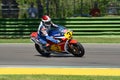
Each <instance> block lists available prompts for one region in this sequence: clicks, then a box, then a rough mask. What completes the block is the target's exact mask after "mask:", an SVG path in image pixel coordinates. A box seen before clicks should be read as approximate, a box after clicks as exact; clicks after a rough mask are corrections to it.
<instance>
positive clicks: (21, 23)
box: [0, 0, 120, 39]
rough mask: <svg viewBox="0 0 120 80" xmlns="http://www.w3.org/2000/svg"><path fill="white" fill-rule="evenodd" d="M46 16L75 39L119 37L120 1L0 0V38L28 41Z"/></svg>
mask: <svg viewBox="0 0 120 80" xmlns="http://www.w3.org/2000/svg"><path fill="white" fill-rule="evenodd" d="M45 14H47V15H49V16H50V17H51V18H52V21H53V22H54V23H55V24H60V25H63V26H65V27H66V28H68V29H70V30H73V31H74V34H73V35H74V36H76V37H80V36H84V37H86V36H88V37H90V36H92V37H99V36H102V37H106V36H107V37H111V36H114V37H120V0H0V38H1V39H2V38H29V37H30V33H31V32H33V31H37V28H38V26H39V23H40V21H41V16H42V15H45Z"/></svg>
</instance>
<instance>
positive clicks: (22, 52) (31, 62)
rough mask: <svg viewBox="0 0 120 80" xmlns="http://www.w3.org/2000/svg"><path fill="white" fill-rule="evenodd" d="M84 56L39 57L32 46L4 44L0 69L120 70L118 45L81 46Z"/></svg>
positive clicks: (0, 45) (1, 46) (0, 47)
mask: <svg viewBox="0 0 120 80" xmlns="http://www.w3.org/2000/svg"><path fill="white" fill-rule="evenodd" d="M83 46H84V48H85V51H86V53H85V56H84V57H82V58H80V57H74V56H73V55H62V54H52V55H51V57H43V56H41V55H40V54H39V53H38V52H37V51H36V50H35V48H34V44H31V43H30V44H21V43H18V44H17V43H9V44H7V43H5V44H3V43H2V44H0V67H2V66H3V67H4V66H8V65H12V66H13V65H14V66H21V65H24V67H25V66H29V67H30V66H32V67H36V66H38V67H39V66H41V67H51V66H58V67H63V66H64V67H75V68H77V67H104V68H105V67H109V68H120V44H83Z"/></svg>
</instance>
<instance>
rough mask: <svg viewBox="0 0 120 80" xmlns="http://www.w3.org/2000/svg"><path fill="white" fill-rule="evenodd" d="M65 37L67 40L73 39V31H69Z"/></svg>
mask: <svg viewBox="0 0 120 80" xmlns="http://www.w3.org/2000/svg"><path fill="white" fill-rule="evenodd" d="M64 36H65V37H66V38H67V39H71V37H72V31H67V32H66V33H65V34H64Z"/></svg>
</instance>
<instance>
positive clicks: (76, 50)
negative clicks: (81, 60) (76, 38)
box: [69, 42, 85, 57]
mask: <svg viewBox="0 0 120 80" xmlns="http://www.w3.org/2000/svg"><path fill="white" fill-rule="evenodd" d="M70 46H71V48H70V49H69V51H70V52H71V53H72V54H73V55H74V56H76V57H83V56H84V54H85V50H84V47H83V46H82V45H81V44H80V43H79V42H77V43H76V44H71V45H70Z"/></svg>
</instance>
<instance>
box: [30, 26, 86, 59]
mask: <svg viewBox="0 0 120 80" xmlns="http://www.w3.org/2000/svg"><path fill="white" fill-rule="evenodd" d="M72 35H73V31H71V30H68V29H66V28H65V27H63V26H61V25H58V28H54V29H51V30H50V31H49V36H52V37H53V38H54V39H57V40H60V42H59V43H58V44H55V43H53V42H51V41H47V42H48V43H49V44H50V47H49V50H48V49H46V48H43V45H42V44H41V43H40V42H39V40H38V34H37V32H32V33H31V35H30V37H31V40H32V42H34V43H35V48H36V50H37V51H38V52H39V54H41V55H42V56H50V54H51V53H58V54H59V53H63V54H73V55H74V56H75V57H83V56H84V54H85V50H84V47H83V46H82V45H81V44H80V43H79V42H78V41H77V40H74V39H73V38H72Z"/></svg>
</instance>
